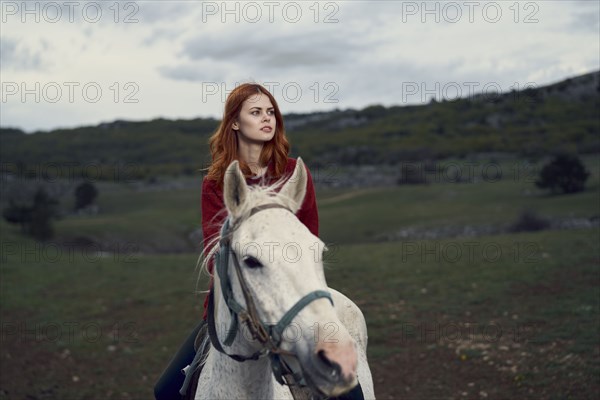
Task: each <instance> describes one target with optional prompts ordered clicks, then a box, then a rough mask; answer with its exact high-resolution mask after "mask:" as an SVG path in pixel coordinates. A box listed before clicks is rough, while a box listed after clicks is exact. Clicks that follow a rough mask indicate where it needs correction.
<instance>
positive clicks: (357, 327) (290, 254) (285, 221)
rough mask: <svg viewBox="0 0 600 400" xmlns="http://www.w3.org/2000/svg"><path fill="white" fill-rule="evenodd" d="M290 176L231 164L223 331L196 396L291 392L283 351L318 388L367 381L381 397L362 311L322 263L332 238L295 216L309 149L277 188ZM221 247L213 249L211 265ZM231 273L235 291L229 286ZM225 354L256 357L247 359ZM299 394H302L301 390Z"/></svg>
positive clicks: (321, 392) (217, 307)
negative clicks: (334, 285)
mask: <svg viewBox="0 0 600 400" xmlns="http://www.w3.org/2000/svg"><path fill="white" fill-rule="evenodd" d="M282 182H283V180H280V181H279V182H277V183H275V184H274V185H271V186H269V187H261V186H253V187H252V186H251V187H249V186H247V185H246V182H245V179H244V176H243V174H242V173H241V171H240V169H239V165H238V162H237V161H234V162H233V163H232V164H231V165H229V167H228V169H227V172H226V174H225V180H224V190H223V196H224V203H225V206H226V208H227V212H228V224H229V225H228V229H226V227H227V226H226V227H224V228H223V230H222V231H221V236H223V235H225V236H226V237H227V238H228V239H229V242H228V243H229V247H228V248H227V250H228V251H227V253H228V254H230V256H229V257H228V261H227V262H223V265H224V267H223V268H224V269H222V268H219V267H218V263H219V259H220V258H221V257H224V255H222V254H218V257H217V260H216V261H215V273H214V286H213V304H214V313H213V315H214V327H215V329H214V331H213V332H214V333H215V334H214V335H213V337H212V338H211V340H212V341H213V346H211V347H210V350H209V352H208V355H207V357H206V360H205V361H204V367H203V369H202V373H201V374H200V379H199V381H198V386H197V390H196V396H195V398H196V399H197V400H200V399H292V398H293V394H292V390H290V387H289V386H287V385H282V384H281V383H279V382H278V379H277V377H276V375H277V374H276V373H274V371H275V370H276V368H275V367H274V366H273V364H277V363H276V362H274V358H273V357H275V359H277V358H279V359H280V360H282V361H283V362H284V363H283V364H280V365H279V366H280V367H281V365H284V366H288V367H289V368H290V370H291V372H293V373H296V375H295V378H297V379H296V380H300V379H299V378H300V377H301V378H302V382H303V383H305V384H306V385H307V386H308V388H310V389H311V390H312V393H313V394H314V395H316V396H319V397H335V396H339V395H340V394H342V393H345V392H347V391H349V390H350V389H352V388H353V387H354V386H355V385H356V384H357V382H360V385H361V387H362V391H363V395H364V397H365V399H374V398H375V395H374V391H373V381H372V377H371V372H370V370H369V365H368V363H367V356H366V350H367V328H366V324H365V319H364V316H363V314H362V312H361V311H360V309H359V308H358V307H357V306H356V305H355V304H354V303H353V302H352V301H351V300H349V299H348V298H347V297H346V296H344V295H343V294H341V293H340V292H338V291H336V290H334V289H331V288H328V286H327V283H326V281H325V275H324V272H323V263H322V251H323V250H324V249H326V247H325V245H324V243H323V242H322V241H321V240H320V239H319V238H318V237H316V236H314V235H313V234H312V233H311V232H310V231H309V230H308V228H307V227H306V226H305V225H304V224H302V223H301V222H300V221H299V220H298V219H297V218H296V216H295V213H296V211H297V210H298V209H299V207H300V205H301V204H302V201H303V199H304V196H305V193H306V182H307V174H306V170H305V166H304V163H303V162H302V159H301V158H298V161H297V164H296V168H295V170H294V173H293V175H292V176H291V177H290V179H289V180H288V181H287V182H285V184H284V185H283V186H282V187H281V190H280V191H279V193H277V192H276V191H275V188H276V187H278V186H277V185H280V184H281V183H282ZM265 205H267V206H266V207H264V206H265ZM269 205H270V206H269ZM261 206H262V207H261ZM257 207H258V208H257ZM218 248H219V246H218V245H216V246H214V247H213V250H211V252H210V253H209V254H208V255H206V256H205V259H204V263H203V265H204V266H206V264H207V263H208V260H210V259H211V257H212V256H213V255H214V254H215V253H216V252H217V251H218ZM221 248H222V249H223V247H221ZM229 250H231V251H229ZM236 264H237V265H236ZM236 268H237V269H236ZM219 271H220V272H219ZM220 274H222V275H220ZM224 282H225V286H224V287H225V288H227V287H229V288H230V290H227V289H223V288H222V284H223V283H224ZM224 292H226V293H224ZM227 293H229V294H230V298H229V299H227V300H226V297H228V294H227ZM329 295H330V298H329ZM232 301H233V302H234V303H235V304H238V305H239V306H241V308H243V309H244V311H245V310H250V309H254V315H255V317H256V318H255V319H257V320H258V321H254V322H255V325H254V328H252V326H251V323H250V325H246V323H247V322H246V321H245V320H244V318H243V317H240V316H241V315H242V314H244V311H242V312H241V313H240V314H238V316H236V314H235V313H232V312H233V309H235V306H233V309H232V308H231V306H230V305H231V303H232ZM332 302H333V304H334V306H332ZM249 303H251V304H249ZM249 306H250V308H249ZM292 309H294V310H292ZM290 310H292V311H290ZM249 314H250V315H252V312H249ZM244 315H245V314H244ZM232 319H236V320H240V321H239V323H238V324H237V326H236V325H231V323H232ZM282 320H287V322H285V323H284V322H281V323H280V324H279V328H280V329H279V334H278V335H276V334H273V332H274V331H273V330H271V331H267V333H268V334H269V333H270V335H267V336H268V338H267V339H266V341H265V337H264V335H263V339H262V340H257V339H256V337H260V334H255V336H254V337H253V335H252V334H251V332H252V331H253V329H254V330H255V331H256V329H257V328H258V329H260V328H259V325H262V326H263V327H264V326H268V325H269V324H273V325H272V326H271V328H273V326H274V325H275V324H276V323H277V322H278V321H282ZM230 327H233V329H235V336H233V337H231V336H230V335H228V334H229V332H228V329H230ZM248 327H250V328H248ZM283 328H285V330H282V329H283ZM275 330H276V329H275ZM233 333H234V332H232V333H231V334H233ZM263 333H264V331H263ZM228 339H229V343H224V342H228ZM215 340H216V341H217V342H215ZM215 343H216V344H217V346H218V347H220V350H222V351H223V352H222V351H219V350H218V349H217V348H216V347H215ZM225 353H227V354H235V355H238V356H244V357H248V356H251V355H254V356H256V357H255V358H256V359H252V360H246V361H243V362H240V361H237V360H235V359H233V358H231V357H230V356H229V355H227V354H225ZM300 373H301V375H300ZM288 378H289V376H288ZM279 380H280V381H281V379H279ZM286 383H289V382H286ZM294 393H295V396H296V397H299V396H298V393H299V392H297V391H294ZM303 393H304V394H305V395H306V394H307V393H308V391H307V389H304V390H303ZM307 398H308V397H307Z"/></svg>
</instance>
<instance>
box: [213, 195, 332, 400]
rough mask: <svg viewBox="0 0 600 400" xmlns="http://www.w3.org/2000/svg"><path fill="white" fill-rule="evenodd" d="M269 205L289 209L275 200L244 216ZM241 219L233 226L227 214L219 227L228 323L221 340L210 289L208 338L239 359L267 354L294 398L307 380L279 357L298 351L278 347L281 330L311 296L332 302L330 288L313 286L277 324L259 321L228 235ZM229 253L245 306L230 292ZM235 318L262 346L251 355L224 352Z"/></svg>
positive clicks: (218, 262)
mask: <svg viewBox="0 0 600 400" xmlns="http://www.w3.org/2000/svg"><path fill="white" fill-rule="evenodd" d="M272 208H282V209H285V210H288V211H290V212H292V211H291V210H290V209H289V208H287V207H285V206H283V205H280V204H277V203H269V204H264V205H260V206H257V207H254V208H253V209H251V210H250V214H249V215H248V217H247V218H246V219H248V218H250V217H251V216H252V215H254V214H256V213H257V212H260V211H262V210H267V209H272ZM243 222H245V220H239V221H236V223H235V224H234V225H233V226H231V225H230V218H227V219H226V220H225V223H224V224H223V226H222V228H221V239H220V241H219V245H220V248H219V251H218V252H217V253H216V254H215V266H216V273H217V275H218V276H219V280H220V282H221V293H222V294H223V298H224V299H225V304H227V307H228V308H229V312H230V313H231V323H230V326H229V330H228V332H227V337H226V338H225V340H224V341H223V343H222V344H221V342H220V341H219V338H218V336H217V332H216V327H215V316H214V295H213V292H214V290H211V291H210V293H209V296H208V332H209V337H210V341H211V343H212V345H213V347H214V348H215V349H217V350H218V351H219V352H221V353H223V354H226V355H227V356H229V357H231V358H232V359H234V360H236V361H239V362H243V361H246V360H258V359H259V358H261V357H265V356H268V357H269V358H270V361H271V369H272V370H273V374H274V376H275V379H276V380H277V382H279V383H280V384H282V385H288V386H290V390H291V391H292V395H293V396H294V398H296V397H297V394H296V393H295V390H294V387H295V388H296V390H297V388H298V386H306V381H305V380H304V378H303V376H302V374H301V372H296V373H294V372H293V371H292V369H291V368H290V367H289V365H287V363H286V362H285V361H284V360H283V358H282V357H281V356H283V355H285V356H290V357H295V358H297V355H296V354H295V353H292V352H290V351H287V350H284V349H282V348H281V341H282V335H283V331H284V330H285V329H286V328H287V326H288V325H289V324H290V323H291V322H292V320H293V319H294V318H295V317H296V315H298V313H299V312H300V311H301V310H302V309H303V308H304V307H306V306H307V305H308V304H310V303H311V302H313V301H314V300H317V299H320V298H328V299H329V301H330V302H331V304H332V305H333V299H332V298H331V294H330V293H329V292H327V291H325V290H315V291H313V292H310V293H308V294H307V295H305V296H303V297H302V298H301V299H300V300H298V301H297V302H296V304H294V305H293V306H292V308H290V309H289V310H288V311H287V312H286V313H285V314H284V315H283V317H281V319H280V320H279V322H278V323H277V324H274V325H269V324H266V323H264V322H262V321H261V320H260V318H259V316H258V310H257V309H256V305H255V303H254V299H253V297H252V294H251V293H250V290H249V287H248V284H247V282H246V280H245V279H244V275H243V274H242V268H241V266H240V263H239V261H238V258H237V255H236V254H235V252H234V251H232V250H231V238H232V236H233V232H234V231H235V230H236V229H237V228H239V226H240V225H241V224H242V223H243ZM230 254H231V256H232V258H233V265H234V268H235V272H236V275H237V278H238V280H239V282H240V287H241V290H242V294H243V295H244V300H245V302H246V307H247V308H244V307H242V305H241V304H240V303H238V302H237V300H235V298H234V296H233V290H232V288H231V281H230V279H229V274H228V268H229V255H230ZM238 319H239V320H240V321H242V323H244V324H246V326H247V327H248V329H249V331H250V333H251V334H252V336H253V338H254V339H256V340H258V341H259V342H260V343H261V345H262V348H261V349H260V350H258V351H256V352H254V353H253V354H251V355H239V354H230V353H227V352H226V351H225V350H224V348H223V346H231V344H232V343H233V341H234V339H235V337H236V335H237V331H238Z"/></svg>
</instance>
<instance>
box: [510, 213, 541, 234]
mask: <svg viewBox="0 0 600 400" xmlns="http://www.w3.org/2000/svg"><path fill="white" fill-rule="evenodd" d="M549 226H550V222H549V221H548V220H546V219H545V218H542V217H540V216H538V215H537V214H536V213H535V211H533V210H531V209H525V210H523V211H521V213H520V214H519V217H518V218H517V220H516V221H515V222H513V223H512V224H511V225H510V227H509V228H508V230H509V232H533V231H541V230H543V229H547V228H548V227H549Z"/></svg>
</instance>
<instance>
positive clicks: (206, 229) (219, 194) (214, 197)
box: [202, 158, 319, 319]
mask: <svg viewBox="0 0 600 400" xmlns="http://www.w3.org/2000/svg"><path fill="white" fill-rule="evenodd" d="M305 165H306V164H305ZM294 168H296V159H294V158H288V161H287V165H286V166H285V172H284V175H286V176H288V177H289V176H291V175H292V173H293V172H294ZM273 172H274V171H273V163H272V162H271V163H270V164H269V166H268V170H267V172H266V174H265V175H266V179H265V180H266V182H265V184H268V185H269V184H272V183H274V182H275V181H276V180H277V178H276V177H275V176H274V174H273ZM306 172H307V175H308V180H307V183H306V195H305V197H304V201H303V203H302V207H300V209H299V210H298V212H297V213H296V216H297V217H298V219H299V220H300V222H302V223H303V224H304V225H306V227H307V228H308V229H309V230H310V231H311V232H312V234H313V235H315V236H319V214H318V211H317V199H316V196H315V188H314V186H313V181H312V176H311V174H310V171H309V170H308V167H306ZM260 181H261V179H260V178H246V183H247V184H248V185H256V184H258V183H260ZM278 190H279V189H278ZM226 217H227V211H226V210H225V204H224V203H223V191H222V190H221V189H219V187H218V186H217V182H216V181H214V180H209V179H206V177H205V178H204V179H203V181H202V235H203V238H204V243H203V247H204V252H205V253H204V254H207V253H208V251H209V250H210V249H209V248H208V242H209V241H210V239H211V238H213V237H214V236H216V235H219V233H220V229H221V225H223V222H224V221H225V218H226ZM213 268H214V266H213V263H212V260H211V262H210V263H209V264H208V270H209V272H210V273H212V272H213ZM212 286H213V279H212V277H211V278H210V287H209V290H212ZM207 305H208V296H207V297H206V298H205V299H204V315H203V317H202V318H203V319H206V317H207V314H206V308H207Z"/></svg>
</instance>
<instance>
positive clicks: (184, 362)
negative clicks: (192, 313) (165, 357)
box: [154, 320, 208, 400]
mask: <svg viewBox="0 0 600 400" xmlns="http://www.w3.org/2000/svg"><path fill="white" fill-rule="evenodd" d="M206 327H207V325H206V321H204V320H203V321H201V322H200V323H199V324H198V325H197V326H196V327H195V328H194V330H193V331H192V332H191V333H190V335H189V336H188V338H187V339H186V340H185V342H184V343H183V344H182V345H181V347H180V348H179V350H178V351H177V353H176V354H175V356H173V359H172V360H171V362H170V363H169V365H168V366H167V368H166V369H165V370H164V372H163V373H162V375H161V377H160V378H159V380H158V382H156V385H155V386H154V397H155V398H156V400H181V399H182V398H184V397H182V395H181V394H180V393H179V390H180V389H181V387H182V386H183V384H184V380H185V378H186V376H185V375H184V374H183V373H182V370H183V369H184V368H185V367H187V366H188V365H190V364H191V363H192V362H193V361H194V358H195V356H196V346H195V343H201V342H202V341H201V340H198V339H199V337H202V336H203V335H206ZM206 347H208V346H206ZM206 350H207V349H206ZM200 370H201V368H198V369H197V370H196V371H195V373H194V375H196V376H195V378H197V377H199V376H200ZM190 379H191V380H190V382H189V383H190V384H189V386H188V390H187V391H186V395H188V396H190V397H189V398H190V399H193V398H194V395H195V393H196V387H197V385H198V380H197V379H194V377H191V378H190Z"/></svg>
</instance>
